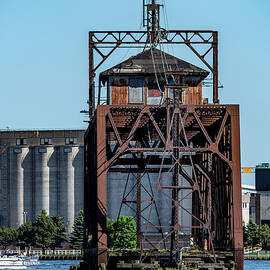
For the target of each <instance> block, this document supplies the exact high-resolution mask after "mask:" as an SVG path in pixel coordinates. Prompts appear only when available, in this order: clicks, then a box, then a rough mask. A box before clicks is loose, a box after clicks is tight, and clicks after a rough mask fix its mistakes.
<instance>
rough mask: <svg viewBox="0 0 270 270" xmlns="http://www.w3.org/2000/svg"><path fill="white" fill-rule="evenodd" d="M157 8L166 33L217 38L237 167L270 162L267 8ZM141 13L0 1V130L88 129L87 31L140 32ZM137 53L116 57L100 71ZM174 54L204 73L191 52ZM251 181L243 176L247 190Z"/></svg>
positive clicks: (210, 4)
mask: <svg viewBox="0 0 270 270" xmlns="http://www.w3.org/2000/svg"><path fill="white" fill-rule="evenodd" d="M161 2H166V11H167V14H168V25H169V28H170V29H210V30H217V31H219V72H220V73H219V80H220V81H221V83H222V84H223V85H224V88H223V89H222V90H221V91H220V101H221V103H225V104H240V113H241V153H242V166H254V165H256V164H257V163H260V162H268V161H270V158H269V152H270V142H269V134H270V128H269V127H270V125H269V118H270V117H269V111H268V110H269V106H270V102H269V100H270V94H269V90H270V89H269V88H270V87H269V80H268V78H269V77H270V76H269V63H270V53H269V49H270V1H268V0H238V1H234V0H227V1H221V0H188V1H183V0H162V1H161ZM141 5H142V1H141V0H117V1H111V0H110V1H109V0H103V1H93V0H76V1H75V0H46V1H45V0H31V1H30V0H23V1H22V0H0V25H1V27H0V89H1V99H0V115H1V121H0V129H4V128H6V127H7V126H8V127H9V128H11V129H29V128H84V127H86V124H85V123H83V120H86V118H84V116H83V115H81V114H80V113H79V112H80V110H82V109H86V108H87V104H86V100H87V98H88V31H89V30H140V29H142V28H141V17H142V7H141ZM163 25H164V24H163ZM138 52H139V51H138V50H133V51H132V50H131V51H127V50H125V49H122V50H118V52H117V53H115V54H114V55H113V56H112V57H111V58H110V59H109V60H108V61H107V62H106V63H105V64H104V66H103V67H102V68H103V69H106V68H108V67H110V66H112V65H114V64H117V63H118V62H119V61H120V60H124V57H127V56H129V55H132V54H136V53H138ZM174 52H175V55H176V56H177V57H180V58H182V59H184V60H186V61H190V62H191V63H193V64H196V65H199V66H201V67H202V68H205V67H204V66H203V65H202V64H201V63H200V62H199V61H198V60H197V59H196V58H195V57H194V56H193V55H192V53H190V52H189V51H187V50H185V49H182V48H181V49H180V48H179V49H178V48H175V49H174ZM207 91H209V90H207V89H206V93H207ZM252 178H253V176H252V175H249V176H248V175H243V181H244V182H246V183H249V182H251V181H252Z"/></svg>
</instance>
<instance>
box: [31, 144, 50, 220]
mask: <svg viewBox="0 0 270 270" xmlns="http://www.w3.org/2000/svg"><path fill="white" fill-rule="evenodd" d="M52 153H53V147H35V181H34V186H35V218H36V217H37V216H38V215H39V214H40V212H41V210H43V209H44V210H46V212H47V214H48V215H49V214H50V196H49V190H50V182H49V179H50V170H49V166H48V161H49V159H50V157H51V155H52Z"/></svg>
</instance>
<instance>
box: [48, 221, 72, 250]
mask: <svg viewBox="0 0 270 270" xmlns="http://www.w3.org/2000/svg"><path fill="white" fill-rule="evenodd" d="M51 219H52V221H53V223H54V226H55V227H56V228H55V234H54V236H53V241H52V243H51V244H50V248H51V249H52V250H53V251H54V250H55V248H57V247H61V245H62V243H63V242H64V241H67V240H68V235H67V232H66V228H65V226H64V223H63V217H58V216H52V217H51Z"/></svg>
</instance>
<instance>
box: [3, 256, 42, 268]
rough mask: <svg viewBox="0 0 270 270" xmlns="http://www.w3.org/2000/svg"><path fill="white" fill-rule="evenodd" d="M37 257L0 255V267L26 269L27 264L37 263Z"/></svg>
mask: <svg viewBox="0 0 270 270" xmlns="http://www.w3.org/2000/svg"><path fill="white" fill-rule="evenodd" d="M38 264H39V261H38V257H33V258H31V257H18V256H6V255H4V256H3V257H0V269H27V266H28V265H38Z"/></svg>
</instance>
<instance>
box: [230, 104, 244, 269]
mask: <svg viewBox="0 0 270 270" xmlns="http://www.w3.org/2000/svg"><path fill="white" fill-rule="evenodd" d="M227 109H228V112H229V114H230V116H231V132H232V145H231V151H232V153H231V155H232V179H233V190H232V192H233V194H232V196H233V209H232V214H233V216H232V217H233V241H234V243H233V247H234V258H235V262H236V270H241V269H243V264H244V261H243V254H244V248H243V224H242V196H241V194H242V189H241V157H240V121H239V106H238V105H234V106H228V107H227Z"/></svg>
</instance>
